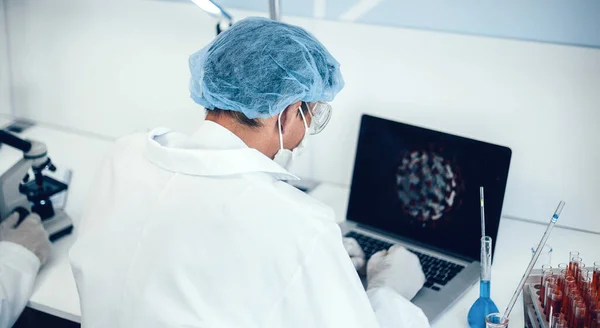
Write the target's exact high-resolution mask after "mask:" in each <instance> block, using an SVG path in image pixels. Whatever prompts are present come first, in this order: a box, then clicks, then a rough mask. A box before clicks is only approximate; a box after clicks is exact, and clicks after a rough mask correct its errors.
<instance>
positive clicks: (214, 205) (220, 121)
mask: <svg viewBox="0 0 600 328" xmlns="http://www.w3.org/2000/svg"><path fill="white" fill-rule="evenodd" d="M189 65H190V70H191V75H192V78H191V85H190V89H191V96H192V98H193V100H194V101H195V102H196V103H198V104H200V105H202V106H203V107H205V108H206V109H207V110H208V111H207V114H206V120H205V121H204V123H202V124H201V125H200V128H199V130H198V131H197V132H196V133H195V134H193V135H184V134H181V133H177V132H173V131H170V130H168V129H166V128H159V129H155V130H153V131H151V132H150V133H148V134H137V135H133V136H130V137H126V138H123V139H121V140H120V141H118V142H117V144H116V147H115V149H114V151H113V153H112V155H111V156H110V157H109V158H108V160H107V162H106V163H105V164H104V166H103V169H102V170H101V172H100V175H99V177H98V181H97V184H96V185H95V186H94V187H93V191H94V193H93V196H92V197H91V199H90V203H89V204H88V207H87V210H86V213H85V214H84V216H83V222H82V223H81V226H80V228H79V229H80V230H79V238H78V240H77V242H76V244H75V245H74V246H73V248H72V249H71V255H70V256H71V264H72V268H73V273H74V276H75V279H76V282H77V287H78V291H79V295H80V301H81V313H82V327H83V328H90V327H98V328H100V327H101V328H105V327H113V328H118V327H120V328H125V327H127V328H142V327H144V328H148V327H219V328H222V327H298V328H307V327H319V328H324V327H330V328H340V327H356V328H359V327H360V328H368V327H390V328H392V327H393V328H402V327H411V328H412V327H414V328H421V327H428V326H429V324H428V322H427V319H426V317H425V316H424V315H423V313H422V311H421V310H420V309H419V308H417V307H416V306H414V305H413V304H412V303H410V301H409V299H410V298H412V297H413V296H414V295H415V294H416V293H417V291H418V290H419V289H420V288H421V286H422V285H423V283H424V276H423V272H422V270H421V266H420V264H419V260H418V259H417V258H416V256H414V255H412V254H411V253H410V252H408V251H407V250H406V249H404V248H402V247H400V246H395V247H392V248H391V249H390V250H388V251H383V252H380V253H378V254H376V255H375V256H373V258H372V259H371V260H370V261H369V262H368V263H367V268H366V270H367V275H368V288H367V291H366V292H365V290H364V288H363V286H362V284H361V281H360V279H359V277H358V275H357V273H356V270H355V267H354V266H353V263H354V264H355V265H356V266H360V265H361V264H362V263H361V258H360V256H357V254H358V255H360V254H359V253H360V248H358V249H357V247H356V246H357V245H356V243H355V241H352V240H346V244H347V245H348V247H347V248H348V252H350V253H351V254H350V255H351V257H352V258H353V259H352V260H350V258H349V256H348V255H349V254H348V252H347V251H346V249H345V247H344V243H343V241H342V236H341V233H340V229H339V227H338V226H337V225H336V224H335V221H334V213H333V211H332V210H331V209H330V208H329V207H327V206H325V205H323V204H321V203H319V202H317V201H316V200H314V199H313V198H311V197H310V196H308V195H306V194H304V193H302V192H300V191H298V190H297V189H295V188H293V187H291V186H290V185H288V184H286V183H284V182H282V180H294V179H297V178H296V177H295V176H294V175H292V174H291V173H290V172H288V171H287V170H286V167H287V165H288V164H289V163H290V161H291V160H292V159H293V158H294V157H295V156H297V155H298V154H299V153H300V151H301V150H302V148H303V147H304V146H306V143H307V140H308V138H309V136H310V135H311V134H316V133H319V132H320V131H321V130H322V129H323V128H324V127H325V125H326V124H327V122H328V121H329V118H330V115H331V107H330V106H329V105H328V104H327V103H326V102H328V101H331V100H333V99H334V97H335V96H336V94H337V93H338V92H339V91H340V90H341V89H342V87H343V84H344V82H343V79H342V75H341V73H340V68H339V64H338V62H337V61H336V60H335V59H334V58H333V57H332V56H331V54H330V53H329V52H328V51H327V50H326V49H325V47H324V46H323V45H322V44H321V43H319V41H317V40H316V39H315V38H314V37H313V36H312V35H311V34H309V33H308V32H306V31H305V30H303V29H301V28H299V27H296V26H291V25H288V24H284V23H280V22H275V21H271V20H268V19H263V18H248V19H245V20H242V21H240V22H238V23H236V24H234V25H233V26H232V27H231V29H229V30H228V31H226V32H224V33H222V34H221V35H219V36H218V37H217V38H216V39H215V40H214V41H213V42H212V43H210V44H209V45H208V46H206V47H205V48H204V49H202V50H200V51H199V52H197V53H195V54H193V55H192V56H191V57H190V60H189ZM340 115H343V112H342V111H340ZM199 123H200V122H199ZM323 160H325V159H323ZM363 263H364V260H363Z"/></svg>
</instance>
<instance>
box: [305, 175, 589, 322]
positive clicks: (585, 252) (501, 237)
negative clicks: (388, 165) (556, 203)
mask: <svg viewBox="0 0 600 328" xmlns="http://www.w3.org/2000/svg"><path fill="white" fill-rule="evenodd" d="M312 195H313V196H314V197H315V198H317V199H319V200H321V201H323V202H324V203H326V204H327V205H329V206H331V207H332V208H333V209H334V211H335V214H336V218H338V219H341V220H343V219H344V218H345V217H346V209H347V205H348V196H349V189H348V187H343V186H335V185H330V184H322V185H320V186H319V187H317V188H316V189H315V190H314V191H313V192H312ZM553 211H554V208H549V209H548V213H541V214H540V215H543V216H547V217H548V222H550V217H551V216H552V212H553ZM560 220H561V221H563V222H564V221H567V220H569V208H568V204H567V206H566V207H565V210H564V211H563V212H562V215H561V218H560ZM545 229H546V226H545V225H541V224H537V223H530V222H523V221H518V220H512V219H507V218H503V219H502V220H501V221H500V229H499V231H498V237H497V238H496V239H497V240H496V241H495V242H496V243H497V244H496V254H495V257H494V264H493V266H492V293H491V296H492V300H493V301H494V302H495V303H496V305H497V306H498V308H499V309H500V311H504V309H505V308H506V306H507V305H508V302H509V301H510V298H511V297H512V294H513V292H514V290H515V288H516V287H517V284H518V283H519V281H520V279H521V276H522V275H523V272H524V271H525V268H526V267H527V264H528V263H529V260H530V259H531V247H532V246H533V245H535V244H537V243H538V242H539V241H540V239H541V238H542V235H543V234H544V230H545ZM548 244H549V245H550V246H552V248H553V251H552V253H553V254H552V263H553V264H555V265H556V264H558V263H563V262H564V263H566V262H568V258H569V251H572V250H578V251H579V252H580V253H581V257H582V258H583V262H584V263H586V264H587V265H588V266H591V264H592V263H593V262H594V261H600V235H598V234H593V233H586V232H579V231H574V230H570V229H564V228H559V227H556V228H554V229H553V230H552V234H551V235H550V238H549V239H548ZM478 297H479V286H478V285H477V284H475V285H473V287H472V288H471V289H470V290H469V291H468V292H467V293H466V294H465V296H464V297H463V298H462V299H460V300H459V301H458V302H456V303H455V304H454V305H453V306H452V307H451V308H450V309H449V310H448V312H446V313H445V314H444V315H443V316H442V317H441V318H439V319H438V320H437V321H436V322H434V323H433V325H432V327H433V328H448V327H468V326H469V325H468V323H467V313H468V312H469V309H470V308H471V305H472V304H473V302H475V300H476V299H477V298H478ZM510 321H511V325H510V326H511V327H523V322H524V316H523V302H522V299H521V297H519V301H518V302H517V304H515V307H514V309H513V311H512V313H511V316H510Z"/></svg>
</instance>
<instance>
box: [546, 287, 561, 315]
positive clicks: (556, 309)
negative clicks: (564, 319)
mask: <svg viewBox="0 0 600 328" xmlns="http://www.w3.org/2000/svg"><path fill="white" fill-rule="evenodd" d="M562 299H563V293H562V291H561V290H560V289H558V288H557V289H555V290H553V291H552V296H551V302H550V311H549V312H550V313H552V316H554V315H556V316H559V315H560V313H561V308H562Z"/></svg>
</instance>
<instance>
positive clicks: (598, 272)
mask: <svg viewBox="0 0 600 328" xmlns="http://www.w3.org/2000/svg"><path fill="white" fill-rule="evenodd" d="M594 287H595V288H596V291H597V292H598V294H600V261H598V262H594Z"/></svg>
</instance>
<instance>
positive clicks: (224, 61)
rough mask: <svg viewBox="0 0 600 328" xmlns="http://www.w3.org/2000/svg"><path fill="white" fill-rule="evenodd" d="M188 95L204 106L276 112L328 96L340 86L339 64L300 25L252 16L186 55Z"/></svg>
mask: <svg viewBox="0 0 600 328" xmlns="http://www.w3.org/2000/svg"><path fill="white" fill-rule="evenodd" d="M189 65H190V71H191V73H192V78H191V83H190V92H191V97H192V99H193V100H194V101H195V102H196V103H198V104H199V105H201V106H204V107H205V108H206V109H209V110H212V109H217V108H218V109H224V110H232V111H237V112H242V113H244V114H245V115H246V116H247V117H248V118H267V117H271V116H275V115H278V114H279V113H281V112H282V111H283V110H284V109H285V108H286V107H287V106H289V105H291V104H293V103H295V102H297V101H304V102H316V101H331V100H333V98H334V97H335V96H336V94H337V93H338V92H339V91H340V90H341V89H342V88H343V87H344V80H343V78H342V74H341V72H340V64H339V63H338V62H337V61H336V60H335V58H333V56H331V54H330V53H329V52H328V51H327V49H325V47H324V46H323V45H322V44H321V43H320V42H319V41H317V39H316V38H315V37H314V36H313V35H311V34H310V33H308V32H307V31H305V30H304V29H302V28H300V27H297V26H293V25H289V24H285V23H281V22H277V21H273V20H269V19H266V18H258V17H251V18H247V19H244V20H241V21H239V22H237V23H236V24H234V25H233V26H232V27H231V28H230V29H229V30H227V31H225V32H223V33H221V34H220V35H219V36H217V38H216V39H215V40H214V41H212V42H211V43H210V44H209V45H208V46H206V47H205V48H203V49H202V50H200V51H198V52H196V53H195V54H193V55H191V56H190V59H189Z"/></svg>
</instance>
